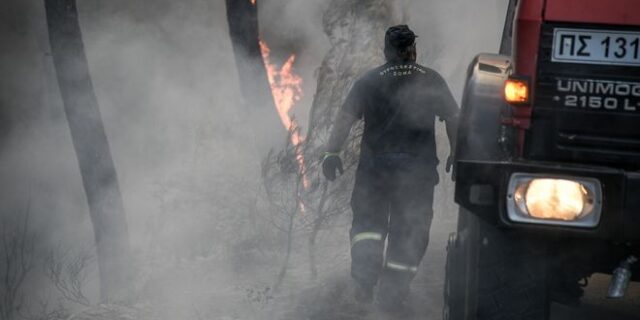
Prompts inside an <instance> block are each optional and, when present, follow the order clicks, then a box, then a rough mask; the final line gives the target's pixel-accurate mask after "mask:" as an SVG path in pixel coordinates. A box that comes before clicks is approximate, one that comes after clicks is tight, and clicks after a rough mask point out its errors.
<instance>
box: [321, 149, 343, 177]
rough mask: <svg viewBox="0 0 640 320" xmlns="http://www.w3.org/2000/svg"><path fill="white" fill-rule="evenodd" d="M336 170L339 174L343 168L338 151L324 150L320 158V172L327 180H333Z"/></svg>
mask: <svg viewBox="0 0 640 320" xmlns="http://www.w3.org/2000/svg"><path fill="white" fill-rule="evenodd" d="M336 170H338V171H339V172H340V174H343V173H344V169H343V168H342V160H340V156H339V155H338V153H334V152H325V154H324V157H323V159H322V173H323V174H324V177H325V178H327V179H328V180H329V181H333V180H335V179H336Z"/></svg>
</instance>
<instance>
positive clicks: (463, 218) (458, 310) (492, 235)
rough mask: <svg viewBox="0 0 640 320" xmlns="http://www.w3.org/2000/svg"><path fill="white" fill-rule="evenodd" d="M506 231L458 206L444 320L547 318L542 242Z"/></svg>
mask: <svg viewBox="0 0 640 320" xmlns="http://www.w3.org/2000/svg"><path fill="white" fill-rule="evenodd" d="M511 231H512V230H508V229H501V228H498V227H496V226H494V225H491V224H489V223H488V222H486V221H484V220H482V219H479V218H478V217H477V216H476V215H474V214H472V213H470V212H468V211H467V210H465V209H463V208H460V212H459V221H458V232H457V233H456V234H452V235H451V237H450V239H449V245H448V249H447V250H448V254H447V266H446V279H445V310H444V319H446V320H511V319H520V320H543V319H548V316H549V304H550V300H549V294H548V292H549V291H548V288H547V285H548V281H547V263H546V258H547V250H546V246H545V244H544V243H545V242H544V240H540V239H536V238H535V237H532V236H528V235H523V234H521V233H519V234H516V233H514V232H511Z"/></svg>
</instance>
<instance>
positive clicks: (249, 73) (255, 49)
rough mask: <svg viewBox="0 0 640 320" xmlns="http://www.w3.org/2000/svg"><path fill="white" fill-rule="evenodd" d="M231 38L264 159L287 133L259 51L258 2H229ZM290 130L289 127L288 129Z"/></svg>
mask: <svg viewBox="0 0 640 320" xmlns="http://www.w3.org/2000/svg"><path fill="white" fill-rule="evenodd" d="M226 4H227V20H228V23H229V36H230V37H231V45H232V46H233V53H234V57H235V60H236V68H237V69H238V77H239V80H240V92H241V93H242V96H243V98H244V102H245V112H246V115H247V120H248V123H249V124H250V125H251V126H252V129H253V131H254V136H255V142H256V144H257V147H258V151H259V152H260V155H261V156H264V155H266V154H267V152H268V151H269V150H270V149H272V148H276V147H281V144H282V141H283V140H284V138H285V137H286V136H287V130H286V129H285V128H284V127H283V126H282V124H281V123H280V119H279V117H278V113H277V111H276V107H275V103H274V100H273V95H272V94H271V89H270V87H269V81H268V80H267V74H266V70H265V65H264V62H263V60H262V53H261V51H260V42H259V41H260V35H259V28H258V11H257V10H258V9H257V6H258V3H255V4H252V3H251V1H250V0H226ZM287 129H288V128H287Z"/></svg>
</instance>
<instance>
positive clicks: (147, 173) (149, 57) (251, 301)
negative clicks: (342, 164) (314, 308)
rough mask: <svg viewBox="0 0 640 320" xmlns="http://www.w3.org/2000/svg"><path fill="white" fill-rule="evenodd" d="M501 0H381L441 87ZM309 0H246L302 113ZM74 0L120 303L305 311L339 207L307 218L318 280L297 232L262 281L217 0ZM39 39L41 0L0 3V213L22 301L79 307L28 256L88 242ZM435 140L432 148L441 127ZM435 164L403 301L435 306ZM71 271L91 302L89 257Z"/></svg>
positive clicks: (306, 101)
mask: <svg viewBox="0 0 640 320" xmlns="http://www.w3.org/2000/svg"><path fill="white" fill-rule="evenodd" d="M258 1H261V0H258ZM507 2H508V1H507V0H483V1H466V0H451V1H437V0H430V1H425V0H402V1H401V0H398V3H397V5H398V7H399V8H404V9H402V10H401V12H400V13H401V14H402V15H403V16H404V19H405V21H407V23H408V24H409V25H410V26H411V27H412V28H413V29H414V30H415V32H416V33H417V34H418V35H419V36H420V37H419V39H418V50H419V51H418V52H419V59H418V60H419V61H418V62H419V63H422V64H425V65H427V66H429V67H431V68H433V69H436V70H438V71H439V72H440V73H441V74H442V75H443V76H444V78H445V79H446V80H447V81H448V83H449V85H450V87H451V89H452V91H453V92H454V95H455V97H456V99H458V101H459V100H460V97H461V93H462V86H463V80H464V76H465V74H464V73H465V70H466V67H467V65H468V63H469V62H470V61H471V59H472V57H473V56H474V55H475V54H477V53H479V52H496V51H497V49H498V44H499V40H500V35H501V31H502V24H503V20H504V15H505V10H506V5H507ZM327 5H328V1H325V0H306V1H288V0H262V1H261V2H260V8H261V10H260V16H259V17H260V24H261V29H262V34H263V38H264V39H265V41H267V43H268V44H269V45H270V46H271V48H272V52H273V54H272V61H274V62H277V63H281V62H282V61H284V60H285V59H286V58H287V57H288V56H289V55H290V54H291V53H295V54H297V55H298V60H297V63H296V65H295V71H296V73H298V74H300V75H301V76H302V77H303V79H304V84H303V90H304V97H303V99H302V100H301V102H300V103H299V104H298V105H296V106H295V107H294V108H295V109H294V110H295V115H296V117H297V118H298V119H299V122H300V124H301V126H303V127H306V119H307V114H308V109H309V108H310V105H311V102H312V100H313V93H314V92H315V86H316V83H315V76H316V69H317V68H318V66H319V65H320V62H321V60H322V58H323V57H324V54H325V53H326V51H327V50H328V46H329V42H328V40H327V39H326V37H325V36H324V34H323V30H322V25H321V23H322V12H323V11H324V9H325V8H326V6H327ZM78 8H79V15H80V24H81V28H82V32H83V39H84V44H85V48H86V53H87V58H88V62H89V68H90V71H91V76H92V80H93V84H94V87H95V90H96V95H97V98H98V103H99V105H100V110H101V112H102V116H103V120H104V123H105V127H106V133H107V136H108V139H109V143H110V146H111V152H112V155H113V158H114V162H115V165H116V169H117V171H118V176H119V180H120V187H121V191H122V194H123V197H124V205H125V210H126V213H127V218H128V222H129V230H130V236H131V242H132V248H133V252H134V259H135V265H136V272H137V275H138V280H137V281H136V284H135V285H136V288H137V292H138V293H139V295H140V299H139V301H140V302H139V304H138V307H139V308H141V309H144V310H151V311H150V312H152V313H153V314H154V315H153V316H152V317H153V318H164V317H166V318H167V319H285V318H291V319H301V315H300V312H306V311H300V308H299V306H300V305H301V304H302V305H304V304H305V303H309V301H315V302H314V303H319V305H320V306H319V308H320V309H321V308H322V301H325V300H323V299H325V298H327V299H328V297H330V296H332V292H333V291H332V290H342V289H340V288H342V286H344V283H346V282H347V281H346V280H347V279H348V265H349V259H348V250H349V245H348V238H347V231H348V228H349V219H350V217H348V216H345V217H342V219H341V220H340V221H341V222H340V223H338V224H337V226H336V227H333V228H331V229H329V230H324V231H323V232H322V233H321V235H320V237H319V243H318V247H319V254H318V259H319V277H318V279H316V280H313V281H312V280H309V275H308V272H307V268H308V266H307V264H306V253H305V249H304V245H305V241H306V240H304V239H305V238H302V237H301V238H300V240H299V241H296V247H295V248H294V255H293V260H292V268H291V270H290V272H289V274H288V275H287V279H286V280H285V286H284V288H283V289H281V290H280V291H279V292H272V290H271V289H270V288H271V286H272V284H273V281H274V279H275V275H276V273H277V270H278V265H279V263H280V260H281V258H282V252H283V235H282V233H281V232H280V231H278V230H277V228H274V227H273V226H272V225H271V224H270V221H271V220H270V218H269V214H268V213H267V211H266V206H265V204H264V199H263V197H264V196H263V195H262V193H261V186H260V162H261V160H262V157H263V156H264V155H260V154H257V153H256V151H255V146H254V145H252V142H251V141H252V139H251V134H250V126H251V123H247V122H246V121H244V119H243V118H244V115H243V109H242V108H241V103H242V100H241V99H242V97H241V96H240V90H239V85H240V84H239V83H238V76H237V71H236V68H235V60H234V57H233V55H232V50H231V43H230V39H229V36H228V30H227V21H226V13H225V7H224V2H223V1H221V0H181V1H170V0H110V1H104V0H82V1H78ZM381 49H382V48H381ZM49 50H50V49H49V45H48V38H47V30H46V21H45V15H44V5H43V1H35V0H3V1H1V2H0V185H1V188H2V189H1V190H2V192H0V204H1V207H0V216H1V217H2V219H3V220H2V221H3V226H4V225H6V226H12V225H13V224H15V223H16V219H15V218H16V217H22V216H24V214H25V213H26V212H27V211H29V212H30V215H29V216H30V220H29V230H30V232H31V233H32V234H33V235H34V236H35V239H36V240H35V247H34V252H35V253H34V261H35V262H34V268H33V270H32V271H31V272H30V273H29V277H28V278H27V283H26V285H25V287H24V289H23V290H22V295H23V296H24V301H25V306H26V308H25V309H26V310H30V312H33V313H38V312H40V310H41V309H45V308H43V307H42V302H49V304H48V306H47V307H46V308H47V309H48V310H51V309H55V308H57V307H58V305H63V306H64V308H66V309H69V310H71V311H72V312H75V311H77V310H80V309H82V306H81V305H78V304H74V303H72V302H69V301H67V300H65V299H63V298H62V297H61V296H60V294H59V293H58V291H56V290H54V288H53V286H52V285H51V283H50V281H49V280H48V279H47V278H46V277H45V276H44V275H43V273H44V272H43V269H44V268H45V267H46V266H44V263H43V262H42V260H43V258H44V257H45V256H46V255H47V254H49V253H50V252H52V250H53V252H61V251H62V252H67V251H68V252H67V254H68V255H70V256H73V255H74V254H77V253H78V252H84V251H87V252H92V250H94V245H93V241H94V238H93V232H92V227H91V222H90V219H89V214H88V207H87V205H86V199H85V196H84V191H83V189H82V184H81V177H80V174H79V169H78V164H77V160H76V157H75V154H74V149H73V146H72V143H71V139H70V135H69V129H68V126H67V123H66V119H65V116H64V112H63V108H62V101H61V98H60V95H59V92H58V86H57V82H56V77H55V73H54V69H53V65H52V61H51V60H52V59H51V56H50V54H49ZM274 112H275V110H274ZM284 139H285V137H283V143H284ZM439 141H441V143H439V145H440V147H439V154H440V158H441V159H446V156H447V154H448V150H447V149H448V144H447V143H446V139H445V138H444V133H443V131H442V130H440V132H439ZM441 177H442V178H441V181H442V183H441V185H440V187H439V188H438V190H437V191H436V197H437V199H438V200H437V203H436V206H435V219H434V225H433V227H432V230H433V232H432V240H431V244H430V247H429V251H428V253H427V256H426V257H425V261H424V263H423V266H422V268H421V271H420V274H419V277H418V279H417V280H416V282H415V283H414V291H415V292H417V293H416V296H417V298H415V299H414V300H415V301H416V302H415V303H414V305H415V306H416V308H418V309H419V310H420V312H422V313H423V314H425V316H428V318H429V319H432V318H437V317H439V316H440V313H441V306H442V294H441V289H442V283H443V281H444V279H443V275H444V272H443V271H444V270H443V266H444V260H443V259H444V256H445V252H444V247H445V244H446V239H447V235H448V233H449V232H450V231H452V230H453V229H454V227H455V219H456V210H455V205H454V204H453V202H452V192H451V191H452V189H451V183H450V182H449V180H448V179H447V178H445V175H444V173H441ZM301 232H302V231H301ZM93 262H95V261H93ZM83 283H84V292H85V294H86V295H87V297H88V298H89V300H90V301H91V302H92V303H96V302H97V272H96V267H95V263H92V264H91V265H90V266H89V267H88V268H87V277H86V281H85V282H83ZM336 288H337V289H336ZM424 299H428V303H426V304H425V303H424ZM325 302H326V303H327V304H331V303H332V302H331V300H330V299H329V300H327V301H325ZM326 307H327V308H332V306H331V305H327V306H326ZM319 312H320V311H319Z"/></svg>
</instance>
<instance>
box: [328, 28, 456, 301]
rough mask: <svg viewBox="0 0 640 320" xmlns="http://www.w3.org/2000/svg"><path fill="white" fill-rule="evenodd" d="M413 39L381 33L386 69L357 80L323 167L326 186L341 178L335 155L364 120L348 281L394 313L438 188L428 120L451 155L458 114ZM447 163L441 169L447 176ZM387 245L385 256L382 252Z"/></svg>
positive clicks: (401, 32) (408, 34) (421, 247)
mask: <svg viewBox="0 0 640 320" xmlns="http://www.w3.org/2000/svg"><path fill="white" fill-rule="evenodd" d="M416 38H417V36H416V35H415V33H414V32H413V31H411V30H410V29H409V27H407V26H406V25H398V26H394V27H391V28H389V29H388V30H387V32H386V34H385V48H384V55H385V58H386V60H387V62H386V63H385V64H384V65H382V66H380V67H377V68H375V69H373V70H371V71H369V72H367V73H366V74H364V75H363V76H362V77H361V78H359V79H358V80H357V81H356V82H355V84H354V85H353V87H352V88H351V91H350V92H349V94H348V96H347V99H346V101H345V102H344V104H343V105H342V108H341V109H340V111H339V112H338V114H337V117H336V119H335V122H334V126H333V129H332V132H331V136H330V138H329V141H328V144H327V146H326V152H325V154H324V159H323V163H322V167H323V173H324V175H325V177H326V178H327V179H328V180H334V179H335V178H336V170H337V171H339V172H340V173H341V174H342V172H343V168H342V161H341V159H340V156H339V153H340V149H341V148H342V145H343V144H344V142H345V140H346V139H347V137H348V135H349V132H350V130H351V127H352V126H353V124H354V123H355V122H356V121H357V120H359V119H364V132H363V135H362V141H361V145H360V160H359V164H358V169H357V171H356V178H355V179H356V181H355V186H354V189H353V193H352V196H351V208H352V210H353V223H352V227H351V231H350V236H351V275H352V277H353V278H354V280H355V282H356V284H357V286H356V287H357V290H356V299H357V300H358V301H360V302H371V301H373V290H374V287H376V286H377V289H376V302H377V304H378V305H379V306H380V307H382V308H383V309H388V310H397V308H399V307H402V304H403V302H404V300H405V299H406V297H407V296H408V293H409V285H410V282H411V280H412V279H413V277H414V276H415V274H416V272H417V271H418V265H419V264H420V261H421V260H422V257H423V256H424V253H425V251H426V248H427V242H428V240H429V228H430V225H431V219H432V217H433V208H432V204H433V190H434V187H435V185H436V184H437V183H438V181H439V180H438V173H437V171H436V167H437V165H438V159H437V156H436V144H435V136H434V130H435V127H434V126H435V118H436V116H438V117H439V118H440V120H441V121H445V122H446V128H447V136H448V138H449V143H450V147H451V150H452V151H453V150H455V148H454V143H455V137H454V135H455V131H456V126H457V115H458V107H457V104H456V102H455V100H454V99H453V96H452V94H451V92H450V91H449V88H448V86H447V84H446V83H445V81H444V79H443V78H442V77H441V76H440V75H439V74H438V73H437V72H436V71H434V70H431V69H429V68H426V67H424V66H421V65H419V64H417V63H416V45H415V39H416ZM451 165H452V157H451V155H450V156H449V158H448V160H447V163H446V171H447V172H449V171H450V169H451ZM385 241H387V249H386V253H385V252H384V248H385Z"/></svg>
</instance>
